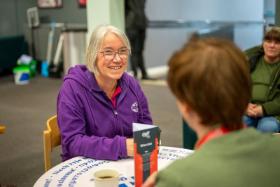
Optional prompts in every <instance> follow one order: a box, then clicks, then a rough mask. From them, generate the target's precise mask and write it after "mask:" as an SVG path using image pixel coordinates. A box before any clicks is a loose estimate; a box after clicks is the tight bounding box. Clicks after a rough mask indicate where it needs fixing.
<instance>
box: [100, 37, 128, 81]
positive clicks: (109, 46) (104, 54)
mask: <svg viewBox="0 0 280 187" xmlns="http://www.w3.org/2000/svg"><path fill="white" fill-rule="evenodd" d="M128 54H129V52H128V49H127V48H126V46H125V44H124V43H123V41H122V40H121V38H119V37H118V36H117V35H116V34H114V33H111V32H109V33H107V34H106V35H105V38H104V40H103V43H102V45H101V47H100V51H99V52H98V56H97V64H96V65H97V70H98V76H99V78H101V79H103V80H118V79H120V78H121V76H122V75H123V73H124V72H125V70H126V69H127V61H128Z"/></svg>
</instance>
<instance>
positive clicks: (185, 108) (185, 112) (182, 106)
mask: <svg viewBox="0 0 280 187" xmlns="http://www.w3.org/2000/svg"><path fill="white" fill-rule="evenodd" d="M176 103H177V106H178V109H179V111H180V113H181V114H182V116H183V118H184V119H185V120H187V119H188V118H189V115H192V113H193V111H192V109H191V107H190V106H189V105H188V104H187V103H183V102H181V101H179V100H177V101H176Z"/></svg>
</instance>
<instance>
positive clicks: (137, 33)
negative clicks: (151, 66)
mask: <svg viewBox="0 0 280 187" xmlns="http://www.w3.org/2000/svg"><path fill="white" fill-rule="evenodd" d="M126 33H127V36H128V38H129V41H130V45H131V58H130V64H131V69H132V71H133V75H134V77H137V69H138V68H140V70H141V73H142V78H146V77H147V71H146V68H145V62H144V57H143V51H144V45H145V38H146V30H145V29H139V30H127V31H126Z"/></svg>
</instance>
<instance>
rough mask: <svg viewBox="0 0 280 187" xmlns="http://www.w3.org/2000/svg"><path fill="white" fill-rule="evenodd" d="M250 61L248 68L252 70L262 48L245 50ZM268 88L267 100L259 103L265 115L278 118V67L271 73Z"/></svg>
mask: <svg viewBox="0 0 280 187" xmlns="http://www.w3.org/2000/svg"><path fill="white" fill-rule="evenodd" d="M245 54H246V55H247V56H248V59H249V62H250V70H251V72H253V71H254V70H255V68H256V65H257V63H259V62H260V61H261V58H262V57H263V56H264V52H263V48H262V47H261V46H257V47H254V48H251V49H248V50H247V51H245ZM270 85H271V86H270V88H269V91H268V93H267V100H266V102H264V103H261V105H262V107H263V111H264V115H265V116H274V117H276V118H277V119H278V120H280V67H279V68H278V69H277V71H275V72H274V74H273V75H272V79H271V82H270Z"/></svg>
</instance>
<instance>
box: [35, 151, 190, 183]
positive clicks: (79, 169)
mask: <svg viewBox="0 0 280 187" xmlns="http://www.w3.org/2000/svg"><path fill="white" fill-rule="evenodd" d="M192 152H193V150H189V149H183V148H176V147H166V146H160V147H159V154H158V170H161V169H163V168H165V167H166V166H168V165H169V164H170V163H172V162H173V161H174V160H177V159H181V158H184V157H186V156H188V155H190V154H191V153H192ZM101 168H102V169H106V168H108V169H115V170H117V171H118V172H119V173H120V174H121V175H120V181H119V186H120V187H130V186H134V159H133V158H129V159H122V160H118V161H108V160H94V159H90V158H85V157H81V156H78V157H74V158H72V159H69V160H67V161H65V162H62V163H60V164H58V165H57V166H55V167H53V168H52V169H50V170H48V171H47V172H46V173H44V174H43V175H42V176H41V177H40V178H39V179H38V180H37V181H36V183H35V184H34V187H41V186H44V187H48V186H50V187H53V186H69V187H73V186H75V187H78V186H81V187H84V186H94V179H93V173H94V172H95V171H97V170H98V169H101Z"/></svg>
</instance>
